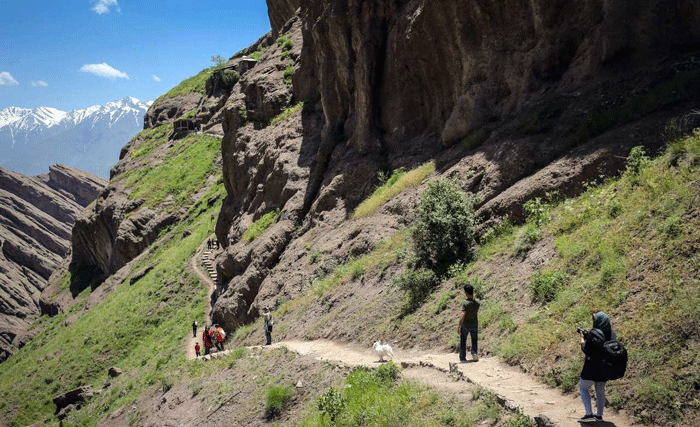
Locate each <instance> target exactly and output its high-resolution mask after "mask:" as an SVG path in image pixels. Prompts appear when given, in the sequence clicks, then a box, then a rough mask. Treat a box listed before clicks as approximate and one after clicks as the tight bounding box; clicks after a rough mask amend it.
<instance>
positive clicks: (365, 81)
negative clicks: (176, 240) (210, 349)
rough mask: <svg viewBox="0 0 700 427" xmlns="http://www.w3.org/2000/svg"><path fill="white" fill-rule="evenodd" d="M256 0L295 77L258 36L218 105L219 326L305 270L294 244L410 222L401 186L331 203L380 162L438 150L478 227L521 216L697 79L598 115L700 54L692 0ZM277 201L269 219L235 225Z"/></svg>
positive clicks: (642, 133)
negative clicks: (264, 6)
mask: <svg viewBox="0 0 700 427" xmlns="http://www.w3.org/2000/svg"><path fill="white" fill-rule="evenodd" d="M268 6H269V14H270V22H271V25H272V34H273V36H275V37H276V36H277V35H278V34H287V35H289V36H290V37H291V38H292V40H293V41H294V47H293V49H292V50H291V52H290V54H289V55H288V57H289V58H290V60H291V61H293V66H294V74H293V79H292V80H293V86H292V88H291V89H286V88H285V87H284V86H282V85H281V83H280V72H281V71H282V69H283V68H284V63H282V64H280V63H279V62H280V61H279V60H277V57H278V56H279V55H280V54H281V53H282V52H281V51H280V49H279V47H278V46H275V45H274V44H272V45H270V46H269V48H268V50H267V51H265V53H264V54H263V55H262V57H261V59H260V61H258V63H257V64H256V65H255V66H254V67H253V68H252V69H251V70H250V71H248V73H247V74H246V76H243V77H242V79H241V82H240V84H239V85H237V86H236V88H234V93H233V94H232V95H231V96H230V97H229V99H228V101H227V104H226V106H225V107H224V110H223V111H224V122H223V129H224V143H223V144H222V155H223V161H224V171H223V173H224V182H225V184H226V189H227V192H228V196H227V198H226V200H225V202H224V206H223V208H222V212H221V214H220V216H219V221H218V223H217V227H216V234H217V236H218V238H219V240H220V241H222V242H224V245H225V247H226V251H225V253H224V254H222V255H221V256H220V257H219V258H218V260H217V261H218V269H219V275H220V277H222V278H223V279H224V286H223V289H221V290H220V295H219V298H218V300H217V302H216V305H215V307H214V311H213V315H214V317H215V320H216V321H218V322H220V323H222V324H224V325H226V327H227V328H235V327H237V326H240V325H242V324H245V323H247V322H249V321H251V320H252V319H254V318H255V317H256V316H258V315H259V309H260V307H261V306H262V305H274V304H276V303H277V302H278V301H279V298H293V297H294V296H296V295H298V294H299V292H301V291H302V289H303V288H304V287H305V286H308V281H309V280H310V279H309V278H308V277H306V278H304V277H303V275H304V274H300V272H307V273H310V274H311V272H313V271H315V270H314V269H313V268H311V267H310V266H309V265H308V263H307V262H304V261H302V259H303V256H304V254H305V253H306V252H307V250H304V249H303V247H304V246H308V245H313V246H314V247H317V246H320V247H323V248H325V250H326V252H325V253H326V254H327V256H329V257H331V258H334V259H337V260H338V261H339V262H342V261H345V260H347V259H348V257H350V256H356V255H351V254H352V253H354V252H353V250H352V249H350V248H365V249H367V250H369V249H371V248H372V247H373V246H374V245H375V244H376V243H377V242H378V240H379V239H380V238H382V237H386V236H387V235H388V233H389V231H395V230H396V229H398V228H400V227H403V226H405V225H406V224H407V222H406V221H407V218H409V217H410V212H411V211H412V209H413V208H414V207H415V204H416V197H415V194H413V195H405V196H404V197H403V198H402V200H400V201H395V202H393V204H390V205H388V206H387V207H385V208H383V209H382V211H381V213H380V214H378V215H377V217H376V220H375V221H370V222H369V223H367V224H366V225H365V228H364V229H360V230H356V232H353V233H350V232H349V231H348V227H350V228H353V230H354V229H355V224H354V223H349V222H345V221H346V220H347V218H348V216H349V214H350V213H351V212H352V210H353V209H354V207H355V206H356V205H357V204H358V203H359V202H360V201H361V200H362V199H363V198H364V197H366V196H367V195H368V194H369V193H370V192H371V190H372V188H373V186H374V185H375V183H376V173H377V171H378V170H391V169H395V168H397V167H401V166H406V167H413V166H415V165H417V164H420V163H423V162H425V161H427V160H429V159H434V160H435V161H436V163H437V166H438V173H439V174H441V175H443V176H445V177H450V178H455V179H458V180H459V181H460V182H461V183H462V185H463V188H464V190H465V191H469V192H472V193H474V194H476V195H478V197H479V200H480V202H479V204H478V206H477V207H478V211H477V214H478V216H479V217H480V220H481V226H480V227H481V230H485V229H486V228H488V227H490V226H491V225H493V223H494V222H497V221H498V220H499V219H500V218H502V217H503V216H505V215H508V216H510V217H511V218H513V219H515V220H519V219H522V218H523V217H524V212H523V209H522V205H523V203H524V202H526V201H527V200H528V199H530V198H532V197H542V196H544V195H545V194H548V193H550V194H560V195H562V196H571V195H575V194H577V193H579V192H580V191H581V190H582V188H584V184H585V183H586V182H589V181H591V180H594V179H597V178H599V176H601V175H612V174H615V173H618V172H619V171H620V170H621V168H623V167H624V157H625V156H626V155H627V153H628V152H629V150H630V149H631V147H632V146H634V145H645V146H646V147H647V148H648V149H649V150H651V151H653V150H655V149H657V148H658V144H659V140H660V139H659V138H657V137H656V135H658V134H659V132H660V131H661V130H662V129H663V127H664V125H665V123H666V122H667V120H668V119H669V118H670V117H672V116H673V115H674V114H679V113H680V112H682V111H687V108H685V107H687V104H686V105H685V107H678V105H679V104H683V103H687V102H688V101H689V100H691V99H693V98H694V97H697V96H698V93H696V92H697V88H695V89H693V90H692V91H689V93H688V95H687V96H679V97H677V100H676V101H670V102H666V103H665V104H663V103H659V104H658V105H657V106H654V107H653V108H646V109H641V110H640V111H638V112H635V113H632V114H629V115H628V116H625V118H624V119H618V118H615V119H614V120H612V122H610V123H608V124H605V125H604V126H603V125H601V124H600V123H599V122H596V120H598V121H601V122H605V121H606V120H609V119H607V118H603V119H600V118H598V116H596V114H600V113H599V111H603V113H602V115H603V116H604V115H605V114H612V115H614V114H617V113H618V111H619V110H622V109H627V108H628V106H629V105H631V104H633V103H639V102H638V101H639V100H643V99H645V98H644V96H645V94H646V93H648V92H650V91H651V90H654V88H655V87H658V86H659V84H660V82H663V81H668V80H672V79H674V78H676V76H677V74H678V73H679V70H680V69H685V70H695V71H697V69H698V67H697V64H695V63H694V60H693V59H692V58H690V57H688V56H687V55H686V54H687V53H688V52H691V51H694V50H695V49H697V43H698V42H700V26H699V25H698V24H699V23H700V15H698V14H697V13H694V12H693V11H694V10H696V9H697V8H696V4H695V2H694V1H691V0H684V1H681V2H672V1H667V0H645V1H642V2H632V1H630V0H612V1H602V0H600V1H594V2H593V3H590V2H589V3H585V4H582V3H581V2H575V1H571V0H552V1H545V0H538V1H534V2H524V3H523V2H511V1H506V2H495V3H494V2H483V1H469V2H451V1H448V0H436V1H427V0H400V1H388V0H387V1H385V0H379V1H369V0H348V1H344V2H338V1H332V0H311V1H308V2H302V3H301V4H298V5H297V4H296V3H295V2H293V1H289V0H279V1H276V0H268ZM297 6H298V9H297ZM292 11H297V12H296V13H297V14H296V16H294V14H293V13H292ZM695 71H693V72H695ZM289 94H293V102H298V101H301V100H304V101H305V104H304V108H303V111H300V112H299V113H296V114H294V115H292V117H291V118H290V119H288V120H287V121H286V122H284V123H279V124H276V125H273V126H266V124H267V122H268V121H269V120H270V119H271V118H272V117H273V116H274V115H275V114H276V113H277V112H279V111H280V110H281V108H284V102H283V101H284V99H285V97H286V96H288V95H289ZM655 102H658V99H657V100H656V101H655ZM683 108H685V110H684V109H683ZM605 109H608V110H609V111H610V112H609V113H606V111H608V110H605ZM625 111H627V110H625ZM244 112H246V113H247V116H245V114H244ZM642 117H644V120H639V119H641V118H642ZM251 122H253V123H251ZM276 208H279V209H280V210H281V215H280V219H279V222H278V223H277V224H276V225H275V226H274V227H273V229H272V230H270V231H269V232H268V233H266V234H265V235H264V236H262V237H261V238H260V239H259V240H256V241H254V242H252V243H246V242H243V241H241V236H242V235H243V233H244V232H245V230H246V229H247V228H248V227H249V226H250V225H251V224H252V223H253V222H254V221H255V220H257V219H258V218H260V217H261V216H262V215H263V214H265V213H267V212H270V211H272V210H273V209H276ZM343 224H349V225H348V227H345V226H344V225H343ZM382 227H385V228H382ZM319 230H322V231H319ZM319 233H325V234H319ZM301 242H306V243H304V244H302V243H301ZM328 242H337V244H335V245H330V244H329V243H328ZM329 245H330V246H329Z"/></svg>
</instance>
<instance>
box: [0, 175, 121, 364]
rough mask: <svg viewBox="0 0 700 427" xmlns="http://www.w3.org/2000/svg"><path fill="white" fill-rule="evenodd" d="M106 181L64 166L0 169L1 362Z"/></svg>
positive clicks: (35, 309) (33, 313) (33, 315)
mask: <svg viewBox="0 0 700 427" xmlns="http://www.w3.org/2000/svg"><path fill="white" fill-rule="evenodd" d="M106 184H107V181H106V180H104V179H101V178H99V177H97V176H94V175H92V174H89V173H86V172H83V171H80V170H78V169H73V168H70V167H67V166H63V165H54V166H51V167H50V168H49V173H48V174H46V175H40V176H36V177H30V176H24V175H21V174H18V173H15V172H11V171H8V170H5V169H2V168H0V361H2V360H5V359H6V358H7V357H8V356H9V355H10V354H11V348H12V346H13V345H15V346H17V345H21V344H22V343H21V342H18V341H17V340H16V337H17V336H18V335H21V334H22V333H23V332H24V331H25V330H26V329H27V327H28V326H29V324H30V323H31V322H32V321H33V320H34V319H35V318H36V317H37V315H38V314H39V312H40V309H39V299H40V294H41V291H42V290H43V289H44V288H45V287H46V285H47V282H48V279H49V276H50V275H51V273H52V272H53V270H54V269H55V268H56V267H58V266H59V264H60V263H61V261H62V260H63V258H64V257H65V256H66V254H67V253H68V251H69V249H70V235H71V227H72V226H73V224H74V222H75V219H76V218H77V216H78V214H79V213H80V212H81V211H82V210H83V208H85V207H86V206H87V205H88V204H89V203H91V202H92V201H93V200H94V199H95V197H97V194H98V193H99V192H100V191H101V190H102V189H103V188H104V186H105V185H106Z"/></svg>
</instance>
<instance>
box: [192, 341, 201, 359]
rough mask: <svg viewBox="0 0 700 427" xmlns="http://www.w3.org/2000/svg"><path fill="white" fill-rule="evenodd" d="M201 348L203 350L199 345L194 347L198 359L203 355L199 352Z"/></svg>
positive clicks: (196, 344)
mask: <svg viewBox="0 0 700 427" xmlns="http://www.w3.org/2000/svg"><path fill="white" fill-rule="evenodd" d="M200 348H201V347H200V346H199V343H195V345H194V353H195V356H197V357H199V356H201V355H202V353H200V352H199V349H200Z"/></svg>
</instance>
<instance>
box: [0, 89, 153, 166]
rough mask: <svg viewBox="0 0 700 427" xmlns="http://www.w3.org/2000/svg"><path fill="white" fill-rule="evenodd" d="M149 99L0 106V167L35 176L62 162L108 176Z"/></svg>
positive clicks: (137, 127) (137, 126) (139, 125)
mask: <svg viewBox="0 0 700 427" xmlns="http://www.w3.org/2000/svg"><path fill="white" fill-rule="evenodd" d="M152 103H153V101H148V102H141V101H139V100H138V99H136V98H133V97H130V96H129V97H126V98H122V99H120V100H118V101H112V102H108V103H106V104H103V105H95V106H92V107H88V108H85V109H82V110H73V111H69V112H66V111H61V110H58V109H56V108H51V107H39V108H35V109H27V108H17V107H9V108H5V109H3V110H0V166H2V167H4V168H7V169H11V170H14V171H16V172H20V173H23V174H25V175H37V174H40V173H46V171H48V169H49V165H52V164H55V163H63V164H66V165H68V166H72V167H75V168H78V169H83V170H85V171H88V172H92V173H94V174H96V175H99V176H101V177H104V178H109V169H110V168H111V167H112V166H113V165H114V164H115V163H117V161H118V160H119V152H120V151H121V148H122V147H123V146H124V145H126V143H127V142H128V141H129V140H130V139H131V138H132V137H133V136H134V135H135V134H136V133H138V132H139V131H140V130H141V129H143V116H144V114H145V113H146V110H148V107H150V106H151V104H152Z"/></svg>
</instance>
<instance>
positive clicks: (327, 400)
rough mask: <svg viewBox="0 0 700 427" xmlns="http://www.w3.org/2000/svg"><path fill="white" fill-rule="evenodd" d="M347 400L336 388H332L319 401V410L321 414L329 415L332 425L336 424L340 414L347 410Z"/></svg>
mask: <svg viewBox="0 0 700 427" xmlns="http://www.w3.org/2000/svg"><path fill="white" fill-rule="evenodd" d="M345 405H346V399H345V398H343V395H342V394H340V391H338V390H337V389H336V388H334V387H330V388H329V389H328V391H327V392H325V393H324V394H323V395H322V396H321V397H320V398H319V399H318V410H319V411H321V414H323V415H328V417H329V418H330V420H331V422H332V423H335V422H336V420H337V419H338V417H339V416H340V414H341V413H342V412H343V411H344V410H345Z"/></svg>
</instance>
